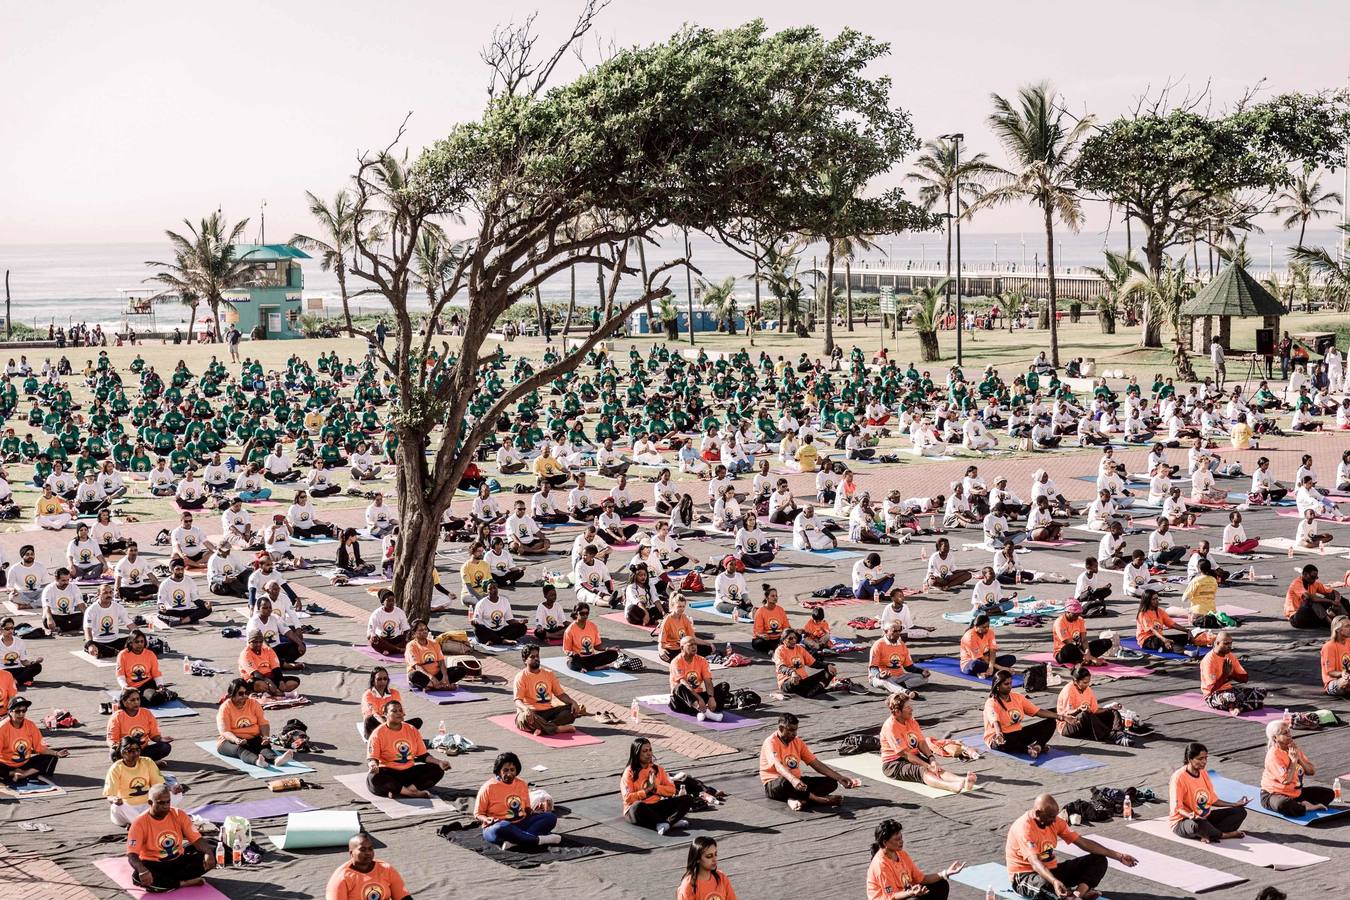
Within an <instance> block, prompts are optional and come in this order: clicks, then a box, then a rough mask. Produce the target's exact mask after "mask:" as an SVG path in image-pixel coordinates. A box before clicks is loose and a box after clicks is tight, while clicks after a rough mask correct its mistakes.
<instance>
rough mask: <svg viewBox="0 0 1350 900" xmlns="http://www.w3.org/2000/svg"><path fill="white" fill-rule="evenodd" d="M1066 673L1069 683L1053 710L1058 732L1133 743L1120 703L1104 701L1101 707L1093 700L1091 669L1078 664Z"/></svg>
mask: <svg viewBox="0 0 1350 900" xmlns="http://www.w3.org/2000/svg"><path fill="white" fill-rule="evenodd" d="M1069 677H1070V681H1069V683H1068V684H1066V685H1064V687H1063V688H1062V689H1061V690H1060V692H1059V697H1058V699H1057V700H1056V701H1055V712H1057V713H1059V715H1060V719H1059V721H1058V723H1057V725H1058V729H1059V733H1060V734H1062V735H1064V736H1065V737H1071V738H1080V739H1082V740H1085V741H1101V742H1102V743H1106V744H1119V745H1121V746H1122V747H1133V746H1134V740H1133V738H1131V737H1130V736H1129V735H1128V734H1126V732H1125V726H1124V722H1125V720H1124V717H1123V716H1122V715H1121V712H1120V705H1119V704H1118V703H1108V704H1107V705H1106V706H1104V707H1103V706H1101V705H1100V704H1099V703H1098V702H1097V694H1096V692H1095V691H1093V690H1092V670H1091V669H1089V668H1088V667H1087V666H1078V667H1077V668H1075V669H1074V670H1073V672H1072V673H1071V674H1070V676H1069Z"/></svg>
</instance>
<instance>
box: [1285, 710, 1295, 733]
mask: <svg viewBox="0 0 1350 900" xmlns="http://www.w3.org/2000/svg"><path fill="white" fill-rule="evenodd" d="M1293 721H1294V718H1293V716H1291V715H1289V707H1287V706H1286V707H1285V708H1284V724H1285V727H1286V728H1287V727H1288V726H1289V725H1290V723H1292V722H1293Z"/></svg>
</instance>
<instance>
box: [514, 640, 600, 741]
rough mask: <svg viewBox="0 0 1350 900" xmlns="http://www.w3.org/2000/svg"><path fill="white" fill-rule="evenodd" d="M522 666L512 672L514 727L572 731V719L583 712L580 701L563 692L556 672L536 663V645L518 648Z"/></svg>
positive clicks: (531, 730) (538, 732)
mask: <svg viewBox="0 0 1350 900" xmlns="http://www.w3.org/2000/svg"><path fill="white" fill-rule="evenodd" d="M520 657H521V659H522V660H523V661H524V663H525V668H524V669H521V670H520V672H518V673H517V674H516V680H515V683H514V685H513V691H512V694H513V696H514V698H515V707H516V728H518V729H520V730H521V731H526V732H529V733H531V734H535V735H543V734H566V733H568V732H572V731H576V727H575V726H573V724H572V723H573V722H575V721H576V719H577V716H579V715H582V714H584V713H585V710H584V709H583V708H582V706H581V704H580V703H577V702H576V701H575V700H573V699H572V698H571V697H569V696H568V695H567V692H566V691H564V690H563V689H562V685H561V684H559V683H558V676H557V675H555V674H553V672H552V671H551V670H549V669H545V668H544V667H543V666H542V665H540V664H539V647H538V646H537V645H535V644H526V645H525V646H524V647H522V648H521V650H520Z"/></svg>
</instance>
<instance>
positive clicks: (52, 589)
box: [42, 566, 125, 655]
mask: <svg viewBox="0 0 1350 900" xmlns="http://www.w3.org/2000/svg"><path fill="white" fill-rule="evenodd" d="M54 575H55V577H56V580H55V581H53V582H52V583H51V584H49V585H47V586H46V587H44V588H43V589H42V624H43V626H44V627H45V628H46V629H47V631H48V633H49V634H51V635H53V636H60V635H61V634H64V633H67V632H71V631H78V630H79V628H80V623H81V620H82V616H83V614H84V612H85V609H84V596H83V594H81V593H80V589H79V588H77V587H76V586H75V584H74V582H72V581H71V579H70V570H69V569H67V568H66V567H65V566H62V567H61V568H59V569H57V570H56V572H55V573H54ZM102 594H103V591H102V589H100V590H99V596H102ZM108 595H109V598H111V596H112V592H111V591H109V592H108ZM119 609H120V607H119ZM124 617H125V616H124ZM88 639H89V638H88V636H86V640H88ZM117 649H118V650H121V649H122V648H121V646H120V645H119V646H118V647H117ZM114 652H116V651H114ZM109 655H111V654H109Z"/></svg>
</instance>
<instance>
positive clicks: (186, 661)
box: [183, 656, 192, 675]
mask: <svg viewBox="0 0 1350 900" xmlns="http://www.w3.org/2000/svg"><path fill="white" fill-rule="evenodd" d="M183 674H184V675H191V674H192V658H191V657H187V656H185V657H183Z"/></svg>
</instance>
